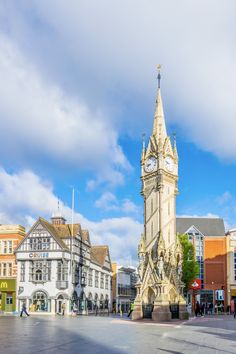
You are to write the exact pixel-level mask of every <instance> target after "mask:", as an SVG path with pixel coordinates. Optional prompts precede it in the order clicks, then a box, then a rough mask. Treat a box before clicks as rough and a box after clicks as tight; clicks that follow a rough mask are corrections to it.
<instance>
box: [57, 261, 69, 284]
mask: <svg viewBox="0 0 236 354" xmlns="http://www.w3.org/2000/svg"><path fill="white" fill-rule="evenodd" d="M57 280H58V281H67V280H68V262H67V261H64V262H63V261H58V262H57Z"/></svg>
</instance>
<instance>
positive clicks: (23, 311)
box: [20, 301, 29, 317]
mask: <svg viewBox="0 0 236 354" xmlns="http://www.w3.org/2000/svg"><path fill="white" fill-rule="evenodd" d="M23 313H25V314H26V316H27V317H29V314H28V312H27V311H26V303H25V301H23V303H22V307H21V313H20V317H22V316H23Z"/></svg>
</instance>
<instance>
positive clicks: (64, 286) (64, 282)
mask: <svg viewBox="0 0 236 354" xmlns="http://www.w3.org/2000/svg"><path fill="white" fill-rule="evenodd" d="M56 288H57V289H59V290H63V289H67V288H68V281H67V280H57V281H56Z"/></svg>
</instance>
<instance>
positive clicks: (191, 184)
mask: <svg viewBox="0 0 236 354" xmlns="http://www.w3.org/2000/svg"><path fill="white" fill-rule="evenodd" d="M235 10H236V4H235V1H228V0H226V1H224V2H218V4H217V7H216V3H215V1H210V0H208V1H203V0H199V1H191V2H189V1H187V0H182V1H178V3H175V2H173V1H170V0H166V1H159V0H155V1H154V0H149V1H143V0H140V1H133V0H129V1H124V0H119V1H116V0H114V1H112V2H111V1H108V0H100V1H99V2H97V1H95V0H94V1H91V0H86V1H79V0H67V1H62V0H50V1H46V0H41V1H34V0H31V1H26V0H25V1H21V2H19V1H13V0H5V1H4V0H2V1H0V78H1V80H0V122H1V129H0V141H1V144H0V156H1V159H0V223H20V224H22V225H24V226H26V227H29V226H31V225H32V223H33V222H34V220H35V219H37V217H38V216H43V217H45V218H47V219H49V218H50V216H51V214H52V213H53V212H54V211H55V210H56V209H57V200H58V198H59V200H60V205H61V209H62V211H63V213H64V214H65V216H66V217H67V220H68V222H70V219H71V195H72V186H73V187H74V188H75V221H77V222H80V223H81V224H82V227H84V228H88V229H89V231H90V234H91V239H92V242H93V243H94V244H98V243H99V244H108V245H109V246H110V250H111V255H112V259H113V260H117V261H119V262H122V263H128V262H130V259H132V261H133V262H135V258H136V249H137V243H138V240H139V237H140V233H141V231H142V221H143V220H142V214H143V204H142V198H141V196H140V194H139V193H140V165H139V161H140V153H141V137H142V134H143V133H146V135H147V137H148V136H149V134H150V132H151V129H152V123H153V115H154V109H155V96H156V89H157V80H156V76H157V71H156V66H157V64H158V63H162V82H161V90H162V99H163V104H164V111H165V118H166V124H167V128H168V133H169V134H173V132H174V131H175V132H176V133H177V145H178V152H179V191H180V194H179V196H178V199H177V214H178V215H188V216H219V217H223V218H224V220H225V224H226V229H228V228H232V227H236V186H235V173H236V165H235V162H236V139H235V125H236V123H235V116H236V104H235V97H234V96H235V92H236V87H235V86H236V77H235V76H236V70H235V69H236V64H235V63H236V60H235V55H236V45H235V31H236V25H235V18H234V14H235Z"/></svg>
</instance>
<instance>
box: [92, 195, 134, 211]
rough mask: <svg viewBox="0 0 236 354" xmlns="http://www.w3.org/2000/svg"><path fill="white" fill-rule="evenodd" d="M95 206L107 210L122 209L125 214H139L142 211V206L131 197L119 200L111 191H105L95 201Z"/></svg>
mask: <svg viewBox="0 0 236 354" xmlns="http://www.w3.org/2000/svg"><path fill="white" fill-rule="evenodd" d="M95 207H96V208H100V209H103V210H105V211H111V210H113V211H122V212H123V213H125V214H138V213H139V212H140V207H139V206H138V205H136V204H135V203H134V202H132V201H131V200H130V199H128V198H125V199H123V200H118V199H117V197H116V196H115V195H114V194H113V193H111V192H105V193H103V194H102V195H101V197H100V198H99V199H97V200H96V201H95Z"/></svg>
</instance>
